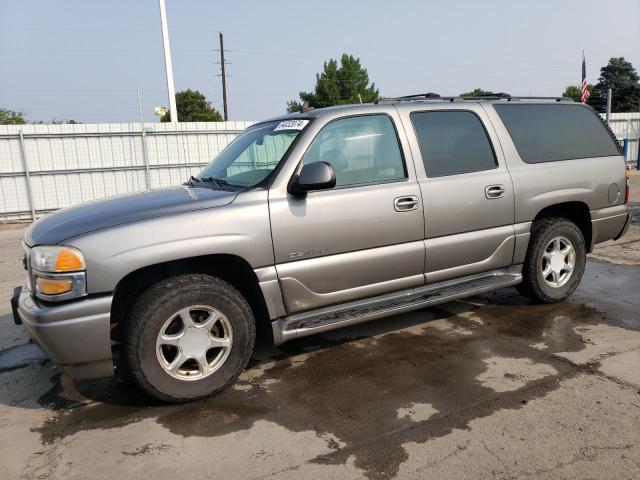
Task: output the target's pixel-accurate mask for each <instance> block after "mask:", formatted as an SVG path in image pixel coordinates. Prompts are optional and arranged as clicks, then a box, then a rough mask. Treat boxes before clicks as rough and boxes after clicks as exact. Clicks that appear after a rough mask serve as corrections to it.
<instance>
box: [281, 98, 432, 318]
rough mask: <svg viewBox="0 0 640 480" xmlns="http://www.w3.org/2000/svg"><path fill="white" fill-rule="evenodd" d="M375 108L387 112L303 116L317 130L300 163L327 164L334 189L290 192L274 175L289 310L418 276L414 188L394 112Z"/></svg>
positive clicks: (394, 286) (389, 287)
mask: <svg viewBox="0 0 640 480" xmlns="http://www.w3.org/2000/svg"><path fill="white" fill-rule="evenodd" d="M372 108H373V107H372ZM381 108H386V109H387V111H386V112H385V113H380V112H379V111H378V112H377V113H375V112H372V113H371V114H366V115H356V116H349V117H341V118H335V119H332V120H329V121H328V122H326V123H324V124H322V123H319V122H322V119H318V120H316V121H315V122H314V124H312V127H316V129H317V133H315V134H314V133H312V132H310V133H309V134H310V135H314V139H313V141H312V142H311V144H310V145H309V146H308V148H307V149H306V151H305V152H304V153H303V154H302V158H301V162H302V163H303V164H306V163H311V162H318V161H325V162H328V163H330V164H331V165H332V166H333V168H334V170H335V173H336V182H337V184H336V187H335V188H333V189H329V190H319V191H313V192H309V193H307V194H306V195H305V196H294V195H291V194H289V193H288V192H287V189H286V182H285V183H282V182H280V184H275V185H274V186H273V187H272V189H271V190H270V192H269V208H270V215H271V228H272V234H273V245H274V255H275V262H276V270H277V272H278V278H279V281H280V286H281V289H282V293H283V298H284V303H285V308H286V309H287V312H288V313H293V312H298V311H303V310H309V309H314V308H318V307H322V306H327V305H332V304H338V303H342V302H346V301H351V300H357V299H359V298H364V297H370V296H374V295H379V294H381V293H385V292H390V291H394V290H401V289H404V288H409V287H413V286H416V285H422V284H424V282H425V280H424V272H423V266H424V244H423V234H424V216H423V212H422V202H421V200H420V189H419V186H418V183H417V181H416V178H415V173H414V170H413V168H412V167H411V168H407V167H408V166H407V164H406V162H405V155H404V148H403V147H402V146H401V144H400V142H399V135H398V131H397V129H396V122H397V113H396V112H395V109H393V107H381ZM318 125H320V127H319V128H318ZM296 168H299V165H298V167H296ZM289 178H290V175H287V178H286V179H285V180H287V181H288V180H289Z"/></svg>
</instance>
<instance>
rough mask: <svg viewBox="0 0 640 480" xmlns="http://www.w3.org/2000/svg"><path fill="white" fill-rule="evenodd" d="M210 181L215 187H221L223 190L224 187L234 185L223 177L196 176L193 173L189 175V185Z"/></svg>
mask: <svg viewBox="0 0 640 480" xmlns="http://www.w3.org/2000/svg"><path fill="white" fill-rule="evenodd" d="M205 182H206V183H210V184H211V185H212V186H213V187H214V188H217V189H220V190H222V187H231V186H233V185H231V184H230V183H229V182H227V181H226V180H223V179H221V178H214V177H194V176H193V175H191V177H189V180H188V181H187V185H193V184H194V183H205Z"/></svg>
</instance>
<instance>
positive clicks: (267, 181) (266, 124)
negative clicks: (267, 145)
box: [196, 115, 314, 191]
mask: <svg viewBox="0 0 640 480" xmlns="http://www.w3.org/2000/svg"><path fill="white" fill-rule="evenodd" d="M286 120H307V124H306V125H305V126H304V127H303V128H302V129H300V130H298V133H297V135H296V136H295V138H294V139H293V141H292V142H291V144H290V145H289V146H288V147H287V150H286V151H285V152H284V154H283V155H282V157H281V158H280V160H279V161H278V163H277V165H276V166H275V167H274V168H273V170H272V171H271V172H270V173H269V174H268V175H267V176H266V177H265V178H263V179H262V180H260V181H259V182H258V183H256V184H255V185H237V184H233V183H226V184H225V185H224V187H225V188H228V189H233V190H236V191H247V190H252V189H255V188H261V189H263V188H269V187H270V186H271V184H272V183H273V181H274V179H275V178H276V177H277V176H278V174H279V173H280V171H281V170H282V167H283V165H285V164H286V163H287V161H288V159H289V156H290V154H291V152H292V151H293V149H294V148H295V146H296V145H297V144H298V141H299V139H300V138H301V137H302V136H303V135H304V133H305V131H306V130H307V129H308V128H309V125H311V124H312V123H313V120H314V118H309V117H301V116H299V115H295V116H293V115H292V116H291V117H287V118H286ZM286 120H283V119H280V118H279V119H271V120H265V121H262V122H258V123H254V124H253V125H251V126H249V127H247V128H246V129H245V130H244V131H243V132H242V133H240V134H239V135H237V136H236V137H235V138H234V139H233V140H232V141H231V142H230V143H229V144H228V145H227V146H226V147H225V148H224V149H223V150H222V151H224V150H226V149H228V148H229V147H231V145H233V144H234V143H235V142H236V141H238V140H239V139H240V137H242V136H243V135H245V134H247V133H250V132H254V131H256V130H260V129H263V128H270V127H271V126H274V125H277V124H278V123H279V122H283V121H286ZM291 130H294V129H291ZM222 151H221V152H220V153H222ZM220 153H218V155H220ZM210 164H211V163H209V164H208V165H210ZM208 165H207V167H208ZM207 167H205V169H206V168H207ZM203 171H204V169H203V170H202V171H201V172H200V173H199V174H198V175H197V176H196V178H198V179H202V178H203V177H201V176H200V174H201V173H202V172H203ZM209 176H210V175H206V177H209ZM216 180H217V181H220V180H223V181H224V179H217V178H216ZM207 183H208V185H209V186H213V185H212V183H210V182H207Z"/></svg>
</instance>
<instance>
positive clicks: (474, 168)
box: [411, 111, 497, 177]
mask: <svg viewBox="0 0 640 480" xmlns="http://www.w3.org/2000/svg"><path fill="white" fill-rule="evenodd" d="M411 123H413V128H414V129H415V132H416V136H417V137H418V143H419V145H420V153H421V154H422V161H423V162H424V168H425V170H426V171H427V176H429V177H442V176H445V175H457V174H460V173H470V172H478V171H481V170H489V169H492V168H496V165H497V164H496V158H495V156H494V154H493V149H492V148H491V143H489V138H488V137H487V132H486V131H485V129H484V127H483V126H482V123H481V122H480V119H479V118H478V117H477V116H476V115H475V114H473V113H471V112H462V111H459V112H451V111H442V112H437V111H430V112H413V113H412V114H411Z"/></svg>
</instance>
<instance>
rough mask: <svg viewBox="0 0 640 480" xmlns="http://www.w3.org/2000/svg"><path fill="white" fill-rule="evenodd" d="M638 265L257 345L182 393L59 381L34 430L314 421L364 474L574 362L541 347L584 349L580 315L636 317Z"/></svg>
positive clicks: (388, 471)
mask: <svg viewBox="0 0 640 480" xmlns="http://www.w3.org/2000/svg"><path fill="white" fill-rule="evenodd" d="M637 270H638V269H637V268H635V269H633V267H630V268H627V267H623V266H616V265H609V264H606V263H603V262H590V263H589V267H588V269H587V273H586V274H585V280H584V282H583V284H582V286H581V287H580V290H579V291H578V292H577V293H576V294H575V295H574V296H573V297H572V298H571V299H570V300H567V301H564V302H560V303H558V304H553V305H532V304H529V302H527V301H526V300H525V299H523V298H522V297H520V296H519V295H517V293H516V292H515V290H513V289H508V290H505V291H501V292H495V293H492V294H487V295H483V296H480V297H476V298H473V299H469V300H468V301H461V302H455V303H452V304H448V305H443V306H440V307H438V308H433V309H429V310H425V311H418V312H413V313H410V314H405V315H402V316H398V317H393V318H387V319H383V320H380V321H376V322H371V323H368V324H363V325H358V326H354V327H351V328H348V329H343V330H342V331H336V332H331V333H330V334H326V335H321V336H315V337H309V338H306V339H301V340H299V341H295V342H292V343H290V344H287V345H284V346H283V347H282V348H280V349H274V348H266V347H263V348H262V349H261V350H259V351H258V352H257V354H256V356H255V358H254V360H253V362H252V365H251V367H250V368H249V370H248V371H247V372H245V374H243V375H242V376H241V377H240V379H239V381H238V382H237V384H236V386H235V388H229V389H227V390H225V391H224V392H222V393H221V394H219V395H218V396H216V397H214V398H210V399H206V400H202V401H199V402H194V403H191V404H186V405H173V406H165V405H159V404H157V403H154V402H153V401H151V400H149V398H147V397H146V396H144V395H142V394H140V393H137V392H135V391H133V390H132V389H131V388H130V387H125V386H122V385H120V384H119V383H117V382H115V381H114V380H101V381H95V382H78V383H77V384H76V385H74V384H73V383H72V382H68V381H67V382H65V381H63V382H62V383H58V387H57V390H52V391H51V392H50V393H49V395H48V397H47V401H48V402H49V403H51V400H52V397H56V396H58V397H64V398H67V399H68V400H67V401H68V402H75V403H64V402H59V403H58V404H57V406H55V405H54V407H53V408H59V411H58V412H57V413H56V414H55V415H53V416H51V418H50V420H48V421H47V422H46V423H45V424H44V425H43V426H42V427H40V428H38V429H37V430H36V431H37V432H39V433H40V435H41V438H42V441H43V442H44V443H52V442H55V441H56V440H58V439H61V438H64V437H66V436H68V435H73V434H74V433H76V432H79V431H85V430H95V429H112V428H118V427H121V426H123V425H127V424H131V423H135V422H138V421H140V420H143V419H153V420H154V421H155V422H157V423H158V424H159V425H162V426H163V427H164V428H166V429H167V430H168V431H170V432H172V433H173V434H175V435H180V436H183V437H219V436H223V435H226V434H230V433H234V432H241V431H248V430H250V429H251V428H253V427H254V426H255V425H256V423H259V424H265V423H264V422H269V424H277V425H278V426H280V427H282V428H283V429H285V431H288V432H295V433H299V432H308V431H313V432H315V434H316V435H317V437H318V438H320V439H321V440H323V441H324V442H325V443H326V444H327V447H328V449H329V450H330V453H329V454H323V455H321V456H319V457H317V458H315V459H313V460H311V461H312V462H314V463H318V464H346V463H347V462H351V461H353V465H354V466H355V467H357V468H359V469H361V470H362V471H364V473H365V474H366V475H367V477H368V478H371V479H387V478H392V477H393V476H394V475H395V474H396V473H397V472H398V470H399V468H400V465H401V464H402V462H404V461H405V460H406V459H407V453H406V450H405V449H404V447H403V444H404V443H406V442H407V441H411V442H416V443H424V442H426V441H428V440H429V439H433V438H437V437H441V436H444V435H447V434H448V433H450V432H451V431H452V430H453V429H466V428H468V424H469V422H471V421H472V420H474V419H477V418H480V417H485V416H488V415H491V414H492V413H494V412H496V411H499V410H502V409H507V408H508V409H519V408H521V407H522V406H523V405H525V404H526V403H528V402H529V401H530V400H532V399H535V398H538V397H541V396H544V395H546V394H547V393H548V392H550V391H553V390H555V389H556V388H557V387H558V384H559V382H560V380H562V379H565V378H569V377H571V376H573V375H575V374H576V373H577V372H578V371H579V368H578V367H575V366H573V365H572V364H570V363H569V362H567V361H564V360H562V359H557V358H555V357H553V356H551V355H550V354H552V353H560V352H580V351H582V350H583V349H585V346H586V344H585V343H584V341H583V340H582V336H581V335H580V334H579V333H577V332H576V328H577V327H580V326H585V325H598V324H602V323H608V324H614V325H617V326H624V327H625V328H634V329H638V328H640V325H639V324H638V318H636V317H637V311H638V307H637V305H635V306H634V305H633V303H631V301H633V298H634V297H628V296H627V295H628V293H629V292H630V291H632V290H633V287H634V285H637V282H638V280H639V279H638V272H637ZM628 298H630V299H631V300H628ZM632 312H635V314H632ZM400 329H401V330H400ZM63 379H64V377H63ZM54 388H56V387H54ZM43 401H44V400H43ZM78 402H80V403H78ZM50 408H51V407H50ZM147 450H148V449H147ZM147 450H145V449H141V450H139V451H134V452H132V453H131V454H132V455H145V454H147V453H148V452H147ZM149 451H150V450H149Z"/></svg>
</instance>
